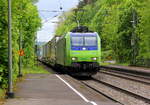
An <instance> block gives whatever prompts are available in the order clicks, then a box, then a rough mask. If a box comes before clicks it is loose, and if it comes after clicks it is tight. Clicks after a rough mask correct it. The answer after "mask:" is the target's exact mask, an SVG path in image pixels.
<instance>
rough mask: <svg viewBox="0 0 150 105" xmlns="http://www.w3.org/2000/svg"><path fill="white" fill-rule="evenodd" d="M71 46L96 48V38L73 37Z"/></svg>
mask: <svg viewBox="0 0 150 105" xmlns="http://www.w3.org/2000/svg"><path fill="white" fill-rule="evenodd" d="M71 43H72V46H97V38H96V36H73V37H72V38H71Z"/></svg>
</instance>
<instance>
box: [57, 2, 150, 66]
mask: <svg viewBox="0 0 150 105" xmlns="http://www.w3.org/2000/svg"><path fill="white" fill-rule="evenodd" d="M78 9H79V11H78V12H77V13H75V12H74V11H73V10H72V11H70V12H69V13H67V15H66V20H65V21H62V22H61V23H60V24H59V25H58V27H57V29H56V34H59V35H63V34H64V33H66V32H67V31H70V30H71V29H72V27H74V26H77V23H76V21H75V19H74V17H75V16H76V18H77V19H78V20H80V25H85V26H88V27H90V28H91V29H92V30H94V31H96V32H98V33H99V35H100V37H101V39H102V51H103V52H108V53H109V54H106V55H109V56H112V57H111V58H112V59H115V60H116V61H117V62H118V63H128V64H135V62H134V59H136V60H138V59H150V30H149V29H150V14H149V12H150V0H144V1H143V0H96V1H95V0H94V1H93V2H92V3H90V4H85V3H83V1H82V2H81V3H80V4H79V6H78ZM81 10H82V11H81ZM83 10H84V12H83ZM80 18H81V19H80ZM103 54H105V53H103ZM102 58H104V60H106V59H107V58H108V57H107V56H105V55H103V57H102ZM109 58H110V57H109Z"/></svg>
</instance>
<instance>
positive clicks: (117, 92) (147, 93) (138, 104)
mask: <svg viewBox="0 0 150 105" xmlns="http://www.w3.org/2000/svg"><path fill="white" fill-rule="evenodd" d="M141 72H142V71H140V72H138V71H134V70H132V71H130V70H122V71H121V69H117V70H115V69H114V68H113V69H111V68H110V67H109V68H106V67H105V68H102V69H101V70H100V72H98V73H97V75H95V76H93V78H92V80H88V81H82V83H83V84H85V85H86V86H88V87H91V88H92V89H94V90H95V91H97V92H100V93H102V94H104V95H106V96H108V97H110V98H112V99H114V100H116V101H118V102H120V103H122V104H123V105H150V77H149V76H148V75H149V74H148V73H144V72H142V73H141Z"/></svg>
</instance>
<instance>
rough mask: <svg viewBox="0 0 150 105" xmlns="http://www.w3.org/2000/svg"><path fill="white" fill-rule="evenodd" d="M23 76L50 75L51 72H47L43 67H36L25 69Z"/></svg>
mask: <svg viewBox="0 0 150 105" xmlns="http://www.w3.org/2000/svg"><path fill="white" fill-rule="evenodd" d="M23 74H50V72H48V71H47V70H45V69H44V68H43V67H42V66H35V67H24V68H23Z"/></svg>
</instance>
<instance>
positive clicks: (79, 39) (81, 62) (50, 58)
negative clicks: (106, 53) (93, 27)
mask: <svg viewBox="0 0 150 105" xmlns="http://www.w3.org/2000/svg"><path fill="white" fill-rule="evenodd" d="M41 51H42V56H41V58H40V59H41V61H42V62H44V63H46V64H49V65H51V66H53V67H55V68H56V69H57V70H59V71H66V72H67V73H70V74H72V75H79V76H92V75H94V74H96V73H97V71H98V70H99V66H100V61H101V40H100V36H99V35H98V34H97V33H96V32H92V31H89V29H88V28H87V27H84V26H80V27H76V28H74V29H73V30H71V31H70V32H68V33H67V34H65V35H62V36H61V37H57V36H55V37H54V38H53V39H52V40H51V41H49V42H48V43H46V44H45V45H43V46H42V48H41Z"/></svg>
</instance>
